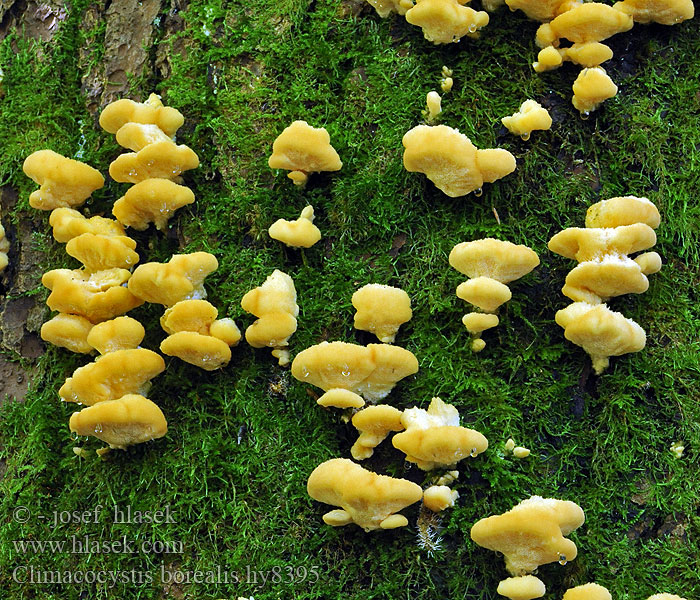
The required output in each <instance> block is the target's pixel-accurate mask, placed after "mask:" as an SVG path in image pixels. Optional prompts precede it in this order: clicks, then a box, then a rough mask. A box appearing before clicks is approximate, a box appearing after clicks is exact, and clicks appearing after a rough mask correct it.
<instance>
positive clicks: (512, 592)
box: [496, 575, 547, 600]
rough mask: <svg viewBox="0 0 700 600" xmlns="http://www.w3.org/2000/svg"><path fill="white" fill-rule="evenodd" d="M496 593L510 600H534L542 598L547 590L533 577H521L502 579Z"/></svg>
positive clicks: (541, 582) (542, 583) (540, 581)
mask: <svg viewBox="0 0 700 600" xmlns="http://www.w3.org/2000/svg"><path fill="white" fill-rule="evenodd" d="M496 591H497V592H498V593H499V594H500V595H501V596H505V597H506V598H510V600H534V598H541V597H542V596H544V594H545V592H546V591H547V588H546V587H545V585H544V582H543V581H542V580H541V579H538V578H537V577H535V576H534V575H523V576H522V577H509V578H508V579H504V580H503V581H501V582H500V583H499V584H498V589H497V590H496Z"/></svg>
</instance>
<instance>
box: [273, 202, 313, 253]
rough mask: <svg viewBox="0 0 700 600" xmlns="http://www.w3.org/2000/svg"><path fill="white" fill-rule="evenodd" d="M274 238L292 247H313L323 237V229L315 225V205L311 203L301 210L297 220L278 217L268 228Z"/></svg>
mask: <svg viewBox="0 0 700 600" xmlns="http://www.w3.org/2000/svg"><path fill="white" fill-rule="evenodd" d="M268 233H269V234H270V237H271V238H272V239H273V240H278V241H280V242H282V243H283V244H285V245H287V246H289V247H290V248H311V246H313V245H314V244H315V243H316V242H318V241H319V240H320V239H321V230H320V229H319V228H318V227H316V225H314V207H313V206H311V205H309V206H307V207H305V208H304V210H302V211H301V215H299V218H298V219H297V220H296V221H286V220H284V219H278V220H277V221H275V222H274V223H273V224H272V225H270V229H268Z"/></svg>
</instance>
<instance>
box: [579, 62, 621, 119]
mask: <svg viewBox="0 0 700 600" xmlns="http://www.w3.org/2000/svg"><path fill="white" fill-rule="evenodd" d="M572 89H573V92H574V96H573V98H572V99H571V103H572V104H573V105H574V108H576V109H577V110H578V111H579V112H580V113H581V114H582V115H584V116H586V115H588V114H589V113H590V112H592V111H594V110H596V109H597V108H598V107H599V106H600V105H601V104H602V103H603V102H605V101H606V100H607V99H608V98H612V97H614V96H615V95H616V94H617V86H616V85H615V83H614V82H613V80H612V79H610V76H609V75H608V74H607V73H606V72H605V69H603V68H602V67H592V68H590V69H583V70H582V71H581V72H580V73H579V76H578V77H577V78H576V81H574V85H573V88H572Z"/></svg>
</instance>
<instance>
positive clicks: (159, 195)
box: [112, 179, 194, 231]
mask: <svg viewBox="0 0 700 600" xmlns="http://www.w3.org/2000/svg"><path fill="white" fill-rule="evenodd" d="M193 202H194V193H193V192H192V190H190V188H188V187H185V186H184V185H179V184H177V183H175V182H174V181H171V180H170V179H146V180H144V181H141V182H139V183H137V184H136V185H134V186H132V187H130V188H129V189H128V190H127V192H126V194H124V195H123V196H122V197H121V198H119V200H117V201H116V202H115V203H114V206H113V207H112V214H113V215H114V216H115V217H116V218H117V220H118V221H119V222H120V223H122V224H123V225H125V226H127V227H132V228H133V229H137V230H139V231H143V230H145V229H147V228H148V226H149V225H150V224H151V223H153V224H154V225H155V226H156V229H158V230H159V231H163V230H164V229H166V228H167V224H168V220H169V219H170V217H172V216H173V214H174V213H175V211H176V210H177V209H178V208H181V207H183V206H186V205H187V204H192V203H193Z"/></svg>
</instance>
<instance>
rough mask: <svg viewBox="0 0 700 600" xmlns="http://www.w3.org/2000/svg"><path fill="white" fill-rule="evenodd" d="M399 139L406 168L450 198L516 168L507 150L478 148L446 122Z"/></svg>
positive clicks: (413, 130)
mask: <svg viewBox="0 0 700 600" xmlns="http://www.w3.org/2000/svg"><path fill="white" fill-rule="evenodd" d="M422 1H423V2H424V1H425V0H422ZM402 143H403V146H404V148H405V151H404V154H403V164H404V167H405V168H406V170H407V171H411V172H419V173H424V174H425V175H426V176H427V177H428V179H430V181H432V182H433V183H434V184H435V185H436V187H437V188H438V189H440V190H441V191H443V192H444V193H445V194H447V195H448V196H450V197H452V198H456V197H458V196H464V195H466V194H468V193H470V192H473V191H476V190H479V189H481V187H482V186H483V184H484V182H489V183H492V182H494V181H496V180H497V179H500V178H501V177H505V176H506V175H508V174H510V173H512V172H513V171H515V166H516V165H515V157H514V156H513V155H512V154H511V153H510V152H508V151H507V150H501V149H494V150H477V148H476V146H474V144H472V143H471V141H470V140H469V138H468V137H467V136H466V135H463V134H461V133H460V132H459V131H458V130H456V129H452V127H447V126H446V125H435V126H429V125H418V126H416V127H414V128H413V129H411V130H410V131H408V132H407V133H406V134H405V135H404V136H403V141H402Z"/></svg>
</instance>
